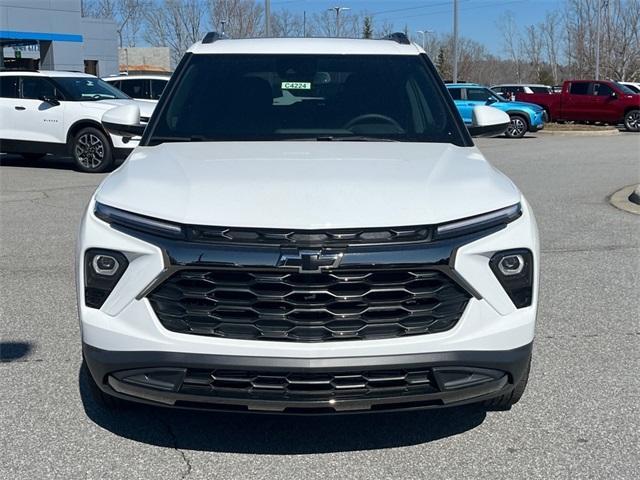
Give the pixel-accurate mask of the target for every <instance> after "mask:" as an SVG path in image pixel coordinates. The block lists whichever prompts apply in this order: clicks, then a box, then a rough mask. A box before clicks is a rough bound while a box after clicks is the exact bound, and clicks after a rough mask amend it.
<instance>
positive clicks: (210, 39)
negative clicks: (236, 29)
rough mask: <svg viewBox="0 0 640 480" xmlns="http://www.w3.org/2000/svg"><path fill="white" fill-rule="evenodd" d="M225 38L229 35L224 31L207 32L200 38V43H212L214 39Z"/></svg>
mask: <svg viewBox="0 0 640 480" xmlns="http://www.w3.org/2000/svg"><path fill="white" fill-rule="evenodd" d="M225 38H229V37H228V36H227V35H226V34H224V33H218V32H209V33H207V34H206V35H205V36H204V38H203V39H202V43H213V42H215V41H216V40H224V39H225Z"/></svg>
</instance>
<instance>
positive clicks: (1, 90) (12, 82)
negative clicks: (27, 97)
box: [0, 76, 19, 98]
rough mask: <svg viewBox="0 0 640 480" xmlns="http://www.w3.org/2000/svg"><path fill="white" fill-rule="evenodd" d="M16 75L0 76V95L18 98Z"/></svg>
mask: <svg viewBox="0 0 640 480" xmlns="http://www.w3.org/2000/svg"><path fill="white" fill-rule="evenodd" d="M18 96H19V95H18V77H9V76H7V77H4V76H3V77H0V97H3V98H18Z"/></svg>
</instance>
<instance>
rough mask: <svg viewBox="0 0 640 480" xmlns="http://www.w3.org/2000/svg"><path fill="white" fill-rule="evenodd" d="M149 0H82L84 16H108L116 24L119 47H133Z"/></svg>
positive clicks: (149, 3)
mask: <svg viewBox="0 0 640 480" xmlns="http://www.w3.org/2000/svg"><path fill="white" fill-rule="evenodd" d="M151 7H152V4H151V1H150V0H84V2H83V4H82V14H83V15H84V16H85V17H96V18H109V19H111V20H114V21H115V22H116V24H117V31H118V38H119V45H120V47H123V46H129V47H135V46H136V42H137V40H138V38H139V37H140V33H141V29H142V26H143V23H144V15H145V11H146V10H148V9H149V8H151Z"/></svg>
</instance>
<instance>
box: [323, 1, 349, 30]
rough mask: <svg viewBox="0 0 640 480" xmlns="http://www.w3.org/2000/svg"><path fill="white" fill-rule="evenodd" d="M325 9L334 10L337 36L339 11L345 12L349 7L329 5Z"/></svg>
mask: <svg viewBox="0 0 640 480" xmlns="http://www.w3.org/2000/svg"><path fill="white" fill-rule="evenodd" d="M327 10H329V11H334V12H336V37H339V36H340V12H345V11H347V10H351V9H350V8H349V7H331V8H328V9H327Z"/></svg>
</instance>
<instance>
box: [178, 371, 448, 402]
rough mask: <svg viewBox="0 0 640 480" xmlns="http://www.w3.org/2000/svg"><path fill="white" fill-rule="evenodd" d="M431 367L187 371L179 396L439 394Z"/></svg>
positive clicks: (282, 397)
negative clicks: (332, 371) (332, 370)
mask: <svg viewBox="0 0 640 480" xmlns="http://www.w3.org/2000/svg"><path fill="white" fill-rule="evenodd" d="M436 385H437V383H436V382H435V379H434V377H433V372H432V371H431V370H430V369H429V368H416V369H398V370H371V371H354V372H340V373H304V372H262V371H261V372H252V371H245V370H213V371H211V370H197V369H189V370H187V373H186V376H185V378H184V381H183V383H182V387H181V388H180V391H179V393H185V394H194V395H210V396H216V397H227V398H235V399H241V398H246V399H261V400H291V401H295V400H306V401H323V400H331V399H336V400H340V399H349V398H382V397H385V396H393V397H398V396H402V395H424V394H430V393H435V392H438V391H439V390H438V389H437V387H436Z"/></svg>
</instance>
